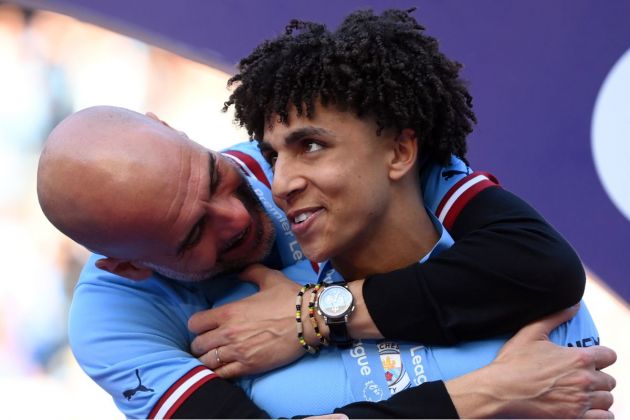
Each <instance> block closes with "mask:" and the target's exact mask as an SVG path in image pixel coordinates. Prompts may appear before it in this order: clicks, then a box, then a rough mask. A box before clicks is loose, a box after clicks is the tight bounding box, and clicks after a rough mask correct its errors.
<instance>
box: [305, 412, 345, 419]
mask: <svg viewBox="0 0 630 420" xmlns="http://www.w3.org/2000/svg"><path fill="white" fill-rule="evenodd" d="M304 418H305V419H337V420H345V419H347V418H348V416H346V415H345V414H342V413H339V414H322V415H321V416H310V417H304Z"/></svg>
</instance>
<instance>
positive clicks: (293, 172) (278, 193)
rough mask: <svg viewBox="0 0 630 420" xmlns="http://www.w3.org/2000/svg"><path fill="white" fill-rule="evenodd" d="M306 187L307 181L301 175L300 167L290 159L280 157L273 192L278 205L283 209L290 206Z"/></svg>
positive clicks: (275, 170) (272, 185)
mask: <svg viewBox="0 0 630 420" xmlns="http://www.w3.org/2000/svg"><path fill="white" fill-rule="evenodd" d="M305 187H306V180H305V179H304V177H302V176H300V175H299V171H298V165H297V164H296V162H293V161H291V160H290V158H281V157H280V156H278V158H277V159H276V163H275V165H274V175H273V183H272V184H271V192H272V194H273V198H274V200H275V201H276V203H277V204H278V205H279V206H280V207H282V206H283V204H290V202H291V200H292V198H293V197H295V196H296V194H297V193H298V192H299V191H302V190H303V189H304V188H305Z"/></svg>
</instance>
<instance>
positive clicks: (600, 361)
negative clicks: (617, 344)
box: [584, 346, 617, 388]
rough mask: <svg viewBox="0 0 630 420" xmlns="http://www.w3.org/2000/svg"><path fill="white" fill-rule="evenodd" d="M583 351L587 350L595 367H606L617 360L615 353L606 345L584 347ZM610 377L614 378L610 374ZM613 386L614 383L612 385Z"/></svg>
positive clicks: (598, 368)
mask: <svg viewBox="0 0 630 420" xmlns="http://www.w3.org/2000/svg"><path fill="white" fill-rule="evenodd" d="M584 351H586V352H588V353H589V354H590V356H591V357H592V358H593V360H594V362H595V369H597V370H601V369H604V368H607V367H608V366H610V365H612V364H613V363H615V362H616V361H617V353H615V351H614V350H612V349H609V348H608V347H606V346H592V347H586V348H585V349H584ZM611 379H612V380H613V381H614V380H615V379H614V378H613V377H612V376H611ZM613 388H614V385H613Z"/></svg>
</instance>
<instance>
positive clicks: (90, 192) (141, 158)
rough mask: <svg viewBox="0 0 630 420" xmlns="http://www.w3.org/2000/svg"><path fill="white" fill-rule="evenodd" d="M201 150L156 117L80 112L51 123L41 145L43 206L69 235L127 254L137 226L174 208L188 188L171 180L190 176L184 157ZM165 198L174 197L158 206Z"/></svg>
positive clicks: (102, 109) (112, 110) (111, 110)
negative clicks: (165, 204)
mask: <svg viewBox="0 0 630 420" xmlns="http://www.w3.org/2000/svg"><path fill="white" fill-rule="evenodd" d="M200 148H201V146H199V145H198V144H196V143H194V142H192V141H190V140H189V139H187V138H186V137H185V136H184V135H183V134H181V133H179V132H177V131H175V130H173V129H172V128H170V127H168V126H166V125H164V124H163V123H161V122H160V121H159V120H157V119H155V118H152V117H149V116H146V115H143V114H139V113H136V112H133V111H130V110H127V109H123V108H116V107H109V106H98V107H93V108H88V109H85V110H82V111H79V112H77V113H75V114H72V115H70V116H69V117H67V118H66V119H65V120H63V121H62V122H61V123H60V124H59V125H58V126H57V127H55V129H54V130H53V131H52V132H51V134H50V136H49V137H48V140H47V142H46V144H45V146H44V150H43V152H42V154H41V158H40V161H39V168H38V173H37V193H38V197H39V202H40V205H41V207H42V209H43V211H44V213H45V214H46V216H47V217H48V219H49V220H50V221H51V222H52V223H53V224H54V225H55V226H56V227H57V228H58V229H59V230H61V231H62V232H63V233H65V234H66V235H68V236H69V237H70V238H72V239H73V240H75V241H77V242H79V243H81V244H83V245H84V246H86V247H88V248H90V249H92V250H94V251H96V252H99V253H102V254H105V255H109V256H116V257H125V258H128V257H132V256H131V255H128V254H129V253H130V252H131V251H130V250H131V249H135V248H134V247H137V245H138V243H137V241H138V240H140V239H142V238H140V235H138V234H137V233H138V232H137V231H136V229H137V228H138V226H139V225H138V224H141V225H146V226H147V228H154V227H156V226H159V225H160V224H161V223H166V222H167V220H168V218H169V217H170V216H172V215H170V214H169V212H171V211H175V210H176V209H175V207H176V205H177V197H180V196H181V195H182V194H183V193H185V191H179V190H185V189H186V187H185V183H183V182H182V183H178V182H175V181H174V180H173V178H175V180H177V179H178V178H177V177H178V176H179V177H182V176H183V177H186V176H187V175H188V174H185V173H182V171H183V170H184V169H185V168H184V167H183V166H182V161H183V160H186V159H189V157H190V153H187V151H190V150H193V151H196V152H198V150H199V149H200ZM184 166H185V167H189V165H188V166H186V165H184ZM182 185H184V187H182ZM163 196H168V197H171V199H172V202H170V203H169V205H168V206H167V207H166V208H164V206H161V207H160V206H158V205H157V203H158V200H160V199H161V197H163Z"/></svg>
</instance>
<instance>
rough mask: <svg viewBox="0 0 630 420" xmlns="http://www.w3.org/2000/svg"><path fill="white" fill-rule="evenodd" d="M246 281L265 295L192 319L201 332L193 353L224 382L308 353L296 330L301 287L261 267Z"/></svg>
mask: <svg viewBox="0 0 630 420" xmlns="http://www.w3.org/2000/svg"><path fill="white" fill-rule="evenodd" d="M240 277H241V278H242V279H243V280H246V281H249V282H251V283H254V284H256V285H258V287H259V289H260V290H259V292H258V293H256V294H254V295H251V296H249V297H247V298H245V299H241V300H239V301H237V302H233V303H229V304H226V305H223V306H220V307H217V308H214V309H209V310H206V311H201V312H198V313H196V314H195V315H193V316H192V317H191V318H190V320H189V321H188V328H189V329H190V330H191V331H192V332H193V333H195V334H197V337H196V338H195V339H194V340H193V342H192V345H191V351H192V353H193V354H194V355H195V356H197V357H199V360H201V361H202V362H203V364H204V365H206V366H207V367H209V368H210V369H212V370H214V371H215V372H216V373H217V374H218V375H219V376H222V377H224V378H234V377H238V376H243V375H250V374H254V373H260V372H266V371H268V370H271V369H274V368H276V367H279V366H284V365H285V364H287V363H290V362H292V361H294V360H296V359H298V358H299V357H300V356H302V355H303V354H304V349H303V348H302V347H301V346H300V344H299V343H298V340H297V332H296V327H295V297H296V296H297V293H298V291H299V290H300V287H301V285H300V284H298V283H296V282H294V281H292V280H290V279H288V278H287V277H285V276H284V275H283V274H282V273H281V272H279V271H276V270H271V269H268V268H266V267H264V266H262V265H259V264H255V265H252V266H250V267H248V268H247V269H245V270H244V271H243V272H242V273H241V274H240Z"/></svg>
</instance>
